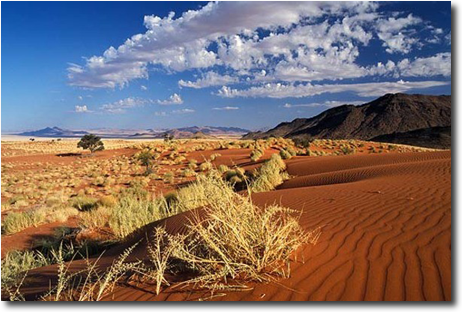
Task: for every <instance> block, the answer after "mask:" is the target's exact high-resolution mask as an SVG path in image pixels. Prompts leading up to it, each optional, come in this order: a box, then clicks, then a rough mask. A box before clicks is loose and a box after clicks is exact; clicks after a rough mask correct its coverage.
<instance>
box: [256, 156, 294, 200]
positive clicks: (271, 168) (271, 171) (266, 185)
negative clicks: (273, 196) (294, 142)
mask: <svg viewBox="0 0 462 312" xmlns="http://www.w3.org/2000/svg"><path fill="white" fill-rule="evenodd" d="M285 169H286V164H285V163H284V161H283V160H282V158H281V156H279V155H278V154H273V155H272V156H271V158H270V159H269V160H268V161H267V162H265V163H264V164H263V165H262V166H261V167H260V168H259V169H258V170H257V172H256V177H255V179H254V180H253V181H252V182H251V183H250V187H249V189H250V191H252V192H254V193H258V192H268V191H271V190H274V188H275V187H276V186H278V185H280V184H281V183H282V182H284V180H286V179H288V174H287V172H285V171H284V170H285Z"/></svg>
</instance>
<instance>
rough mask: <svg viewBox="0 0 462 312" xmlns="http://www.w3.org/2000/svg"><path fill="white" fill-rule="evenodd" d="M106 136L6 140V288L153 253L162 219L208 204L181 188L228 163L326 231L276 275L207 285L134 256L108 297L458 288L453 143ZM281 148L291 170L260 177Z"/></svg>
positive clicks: (41, 283) (37, 288)
mask: <svg viewBox="0 0 462 312" xmlns="http://www.w3.org/2000/svg"><path fill="white" fill-rule="evenodd" d="M103 142H104V143H105V146H106V149H105V150H104V151H101V152H96V153H95V155H89V154H88V152H82V150H80V149H77V148H76V144H77V140H74V139H63V140H59V141H57V140H53V141H51V140H43V141H36V142H19V141H3V142H2V151H1V152H2V193H1V196H2V197H1V198H2V239H1V242H2V246H1V255H2V297H3V298H4V299H18V298H19V299H21V298H22V299H26V300H49V299H50V298H51V299H53V298H55V299H56V298H58V299H59V300H72V299H75V298H76V296H77V297H79V296H78V295H75V294H71V295H70V294H69V292H72V291H77V292H78V291H81V290H82V289H83V288H85V287H83V288H82V287H80V288H79V287H75V289H71V290H70V289H69V287H67V288H66V287H64V285H61V286H63V287H62V289H59V287H60V283H61V282H60V279H59V272H61V273H62V274H64V273H65V274H68V275H69V276H70V275H72V274H75V275H78V274H80V272H82V270H85V268H88V266H89V265H91V264H92V263H95V261H96V265H97V267H98V270H99V272H100V275H101V274H104V272H105V271H106V272H108V271H111V267H114V262H115V261H116V259H118V258H119V257H120V255H121V254H123V253H124V251H126V250H127V249H129V248H131V246H134V247H133V250H130V254H129V255H128V256H127V257H126V258H124V260H125V262H126V263H133V262H136V261H137V260H140V261H145V260H146V259H147V258H149V257H151V258H152V253H151V252H150V250H151V249H150V248H151V247H152V244H153V243H152V242H153V233H154V232H155V229H156V228H165V231H166V233H167V234H168V235H175V234H181V233H185V232H186V231H187V230H188V228H189V224H190V222H191V220H197V219H195V218H194V217H192V215H194V213H195V212H197V211H198V215H201V211H202V209H203V208H204V207H201V206H200V205H199V204H198V205H196V206H188V207H189V208H188V209H177V210H175V209H173V208H172V207H177V206H175V205H176V203H177V201H178V202H179V203H181V198H182V197H181V196H182V195H181V189H184V188H188V186H189V185H191V183H194V181H196V179H198V177H200V176H206V175H207V174H208V173H209V172H212V171H215V172H219V174H220V175H221V176H222V177H223V179H224V180H225V181H226V183H230V184H231V185H232V186H233V187H234V189H233V190H234V191H235V192H236V194H237V195H236V196H242V197H246V196H249V192H250V198H251V200H252V203H253V204H255V205H256V206H258V207H260V208H261V209H262V211H264V209H266V207H269V206H271V205H273V204H277V205H279V206H281V207H285V208H289V209H290V214H291V215H295V216H296V217H295V218H296V220H297V221H298V223H299V226H300V228H301V229H302V230H304V231H307V232H310V231H311V232H310V233H313V231H315V232H316V235H317V237H316V240H312V241H311V243H301V244H300V245H296V246H297V248H296V249H295V250H293V251H292V252H291V253H290V260H288V261H287V262H285V264H284V265H282V266H281V267H282V268H281V269H280V272H279V271H276V270H272V271H271V273H274V274H271V278H262V279H261V280H260V281H259V280H258V278H255V277H254V278H249V276H245V274H238V275H237V276H234V278H230V279H229V280H226V282H224V281H223V280H220V281H219V282H217V284H214V286H213V287H205V286H208V284H207V285H205V284H204V283H200V282H198V281H197V280H196V282H185V280H187V279H189V278H191V276H185V275H184V274H181V272H180V271H175V270H171V271H166V272H165V275H164V276H163V277H162V281H161V282H159V280H157V282H156V281H155V278H154V281H153V279H150V278H144V277H143V276H144V275H143V274H141V275H140V274H137V271H136V270H133V271H131V273H127V272H128V270H127V272H124V274H120V276H119V277H118V278H117V279H111V280H110V282H111V283H110V284H111V287H108V289H104V292H103V291H101V293H100V295H101V296H99V297H98V300H121V301H124V300H181V301H189V300H248V301H260V300H262V301H267V300H274V301H278V300H293V301H297V300H302V301H306V300H311V301H323V300H347V301H350V300H354V301H357V300H371V301H374V300H391V301H400V300H411V301H413V300H430V301H434V300H437V301H440V300H451V151H450V150H447V151H442V150H430V149H422V148H414V147H410V146H404V145H391V144H387V143H373V142H362V141H353V140H349V141H346V140H334V141H333V140H316V141H314V142H311V143H310V144H306V145H304V146H301V145H297V144H294V143H293V142H292V141H290V140H284V139H274V138H272V139H267V140H258V141H257V140H256V141H250V140H249V141H239V140H235V141H231V140H227V141H225V140H175V141H172V142H167V143H165V142H163V141H130V140H125V141H123V140H109V141H107V140H103ZM146 148H148V149H149V151H152V152H153V153H156V156H155V161H154V163H153V166H152V173H150V174H144V172H145V168H144V167H143V165H142V164H140V163H139V161H138V159H139V157H138V155H139V153H140V151H142V150H143V149H146ZM273 154H275V155H280V156H281V157H282V159H283V161H284V162H285V165H284V166H283V167H284V170H283V172H281V173H280V174H281V177H282V178H281V180H280V183H274V185H272V187H271V188H272V189H268V188H266V189H265V188H261V187H256V186H255V184H256V183H254V181H256V180H258V178H259V174H260V175H261V173H259V172H260V171H261V170H260V168H261V167H263V166H264V165H265V164H266V163H267V162H268V160H269V159H275V157H272V155H273ZM278 174H279V173H278ZM249 185H250V188H249ZM252 187H254V188H253V190H255V191H251V190H252ZM177 193H178V194H177ZM126 197H130V198H136V200H135V201H136V202H137V203H140V201H141V202H142V203H145V202H146V201H155V199H156V198H162V199H163V200H164V202H163V204H159V206H156V207H163V209H164V210H162V211H160V212H157V211H156V212H153V213H151V214H149V215H147V216H145V217H144V219H143V220H138V219H137V218H138V217H139V216H140V214H141V212H137V211H136V210H133V209H135V208H133V206H132V204H130V203H126V202H125V201H124V198H126ZM205 200H206V199H205ZM205 203H206V204H205V206H207V201H205ZM213 204H215V205H216V204H217V203H213ZM218 204H219V203H218ZM124 205H125V206H124ZM182 207H183V206H182ZM124 209H127V210H124ZM129 209H132V210H130V211H128V210H129ZM124 211H127V214H126V215H124V214H123V212H124ZM135 219H136V220H135ZM70 246H71V247H70ZM58 250H59V252H58ZM63 250H65V251H63ZM83 250H85V253H86V256H85V257H82V256H81V255H82V254H83V253H84V252H83ZM103 251H104V252H103ZM151 251H152V250H151ZM57 253H66V255H61V256H60V257H57V256H56V255H57ZM77 253H78V254H79V255H80V256H75V255H76V254H77ZM71 254H72V255H71ZM41 256H43V258H41ZM275 263H276V262H275ZM169 265H171V264H169ZM222 266H223V265H217V270H221V269H222ZM63 268H65V272H64V273H63V271H62V269H63ZM159 270H160V269H159V268H158V267H156V270H155V272H159ZM264 270H267V269H266V268H265V269H264ZM278 270H279V269H278ZM25 271H26V272H27V275H25V274H24V273H25ZM190 271H191V270H190ZM111 272H112V273H114V272H113V271H111ZM150 272H151V271H150ZM265 272H266V271H265ZM278 272H279V273H280V274H279V273H278ZM276 273H278V274H276ZM190 274H192V275H194V274H195V271H194V270H192V271H191V273H190ZM264 274H266V273H264ZM267 275H268V276H269V274H267ZM106 276H107V275H106ZM156 276H158V275H156ZM265 276H266V275H265ZM194 277H195V276H194ZM103 280H104V278H103ZM67 281H70V279H68V280H67ZM97 282H99V283H100V286H99V288H98V289H102V286H101V279H99V280H98V281H97ZM159 285H160V286H159ZM223 285H228V286H223ZM6 286H7V288H8V292H6V291H5V289H6V288H5V287H6ZM56 287H57V288H56ZM57 289H58V290H57ZM92 290H93V289H92ZM61 293H66V295H62V297H59V296H60V294H61ZM81 297H82V296H81V295H80V298H81ZM92 298H93V297H92ZM84 300H85V299H84Z"/></svg>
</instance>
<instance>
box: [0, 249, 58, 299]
mask: <svg viewBox="0 0 462 312" xmlns="http://www.w3.org/2000/svg"><path fill="white" fill-rule="evenodd" d="M49 264H51V262H50V260H49V259H47V258H46V257H45V256H44V255H43V254H41V253H40V252H36V251H28V250H27V251H11V252H9V253H7V254H6V256H5V257H4V258H3V259H2V282H1V285H2V289H3V290H6V289H12V288H17V287H18V286H19V283H20V281H21V278H22V277H24V276H25V275H24V272H26V271H28V270H32V269H35V268H38V267H42V266H45V265H49Z"/></svg>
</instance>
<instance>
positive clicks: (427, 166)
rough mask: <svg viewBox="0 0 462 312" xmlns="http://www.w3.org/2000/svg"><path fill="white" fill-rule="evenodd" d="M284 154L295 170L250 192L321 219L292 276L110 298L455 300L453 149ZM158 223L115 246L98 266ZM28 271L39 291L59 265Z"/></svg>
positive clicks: (170, 224) (141, 250)
mask: <svg viewBox="0 0 462 312" xmlns="http://www.w3.org/2000/svg"><path fill="white" fill-rule="evenodd" d="M287 164H288V172H289V173H290V174H291V175H293V176H297V177H294V178H292V179H291V180H288V181H286V182H285V183H284V184H283V185H281V186H280V187H279V188H278V190H276V191H272V192H266V193H259V194H254V195H253V199H254V201H255V202H256V203H257V204H259V205H262V206H264V205H268V204H272V203H274V202H276V203H280V204H282V205H284V206H287V207H290V208H293V209H296V210H299V211H302V212H303V213H302V214H301V219H300V223H301V225H302V226H303V227H304V228H306V229H312V228H315V227H318V226H321V227H322V235H321V237H320V240H319V242H318V244H317V245H315V246H306V247H305V248H304V249H303V250H302V251H301V255H299V256H298V260H297V262H295V263H293V264H292V265H291V277H290V278H288V279H281V280H279V281H278V282H277V283H269V284H251V285H249V286H251V287H252V288H253V289H252V290H251V291H243V292H230V293H226V295H225V296H216V297H213V298H208V297H209V296H210V293H203V292H199V291H194V290H193V289H192V288H186V289H180V288H178V287H177V288H175V287H169V288H167V289H165V290H164V291H163V292H162V293H161V294H160V295H159V296H156V295H155V292H153V290H154V287H155V286H154V285H137V287H134V286H128V285H127V286H118V287H116V289H115V290H114V293H113V294H111V295H110V296H108V297H107V298H106V299H107V300H199V299H211V300H303V301H306V300H312V301H319V300H355V301H356V300H393V301H400V300H451V152H450V151H445V152H425V153H406V154H380V155H365V156H362V155H361V156H360V155H352V156H339V157H307V158H295V159H292V160H290V161H288V162H287ZM186 220H187V214H186V215H185V214H183V215H178V216H174V217H171V218H169V219H166V220H163V221H161V222H159V223H161V224H166V225H167V230H168V231H170V232H177V231H181V230H182V229H184V224H185V222H186ZM159 223H158V224H159ZM153 226H156V224H154V225H148V226H147V227H145V228H144V229H142V230H140V231H139V232H138V233H137V234H136V235H134V236H133V237H132V238H131V239H130V240H129V241H127V242H126V243H124V244H122V245H121V246H118V247H115V248H114V249H111V250H108V251H107V253H105V255H104V256H103V257H102V259H101V262H100V264H101V267H105V266H107V265H110V263H111V262H112V261H113V259H114V258H115V256H116V255H117V254H119V253H120V252H121V251H122V250H123V249H124V248H126V247H127V246H130V244H132V243H134V242H135V241H137V240H138V239H140V238H142V237H146V236H145V232H146V231H147V232H151V229H152V227H153ZM145 248H146V245H145V244H143V243H141V244H140V245H138V246H137V248H136V250H135V251H134V253H133V255H132V259H134V258H143V257H145V256H146V251H145ZM302 259H303V261H302ZM74 265H75V266H82V265H83V263H81V262H78V261H76V262H75V263H74ZM30 273H31V276H30V280H29V281H30V283H29V284H28V286H26V287H25V288H24V289H23V291H24V292H25V293H26V294H27V295H28V297H29V298H32V297H33V296H34V295H36V294H37V293H39V292H40V291H43V290H44V289H45V287H46V288H48V286H45V285H44V284H46V285H48V278H49V277H51V276H52V275H55V274H56V267H54V266H51V267H46V268H40V269H37V270H34V271H31V272H30Z"/></svg>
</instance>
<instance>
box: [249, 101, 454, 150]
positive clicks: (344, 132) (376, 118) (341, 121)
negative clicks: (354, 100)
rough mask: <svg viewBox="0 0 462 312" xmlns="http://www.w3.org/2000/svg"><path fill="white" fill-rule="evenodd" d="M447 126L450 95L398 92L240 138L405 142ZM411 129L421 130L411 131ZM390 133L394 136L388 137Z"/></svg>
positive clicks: (339, 107) (449, 115) (429, 134)
mask: <svg viewBox="0 0 462 312" xmlns="http://www.w3.org/2000/svg"><path fill="white" fill-rule="evenodd" d="M450 126H451V97H450V96H446V95H440V96H433V95H418V94H402V93H397V94H386V95H384V96H382V97H380V98H378V99H376V100H374V101H372V102H369V103H366V104H363V105H360V106H354V105H342V106H338V107H334V108H331V109H328V110H326V111H324V112H322V113H321V114H319V115H317V116H315V117H312V118H297V119H295V120H293V121H292V122H283V123H281V124H279V125H278V126H276V127H275V128H273V129H271V130H268V131H266V132H251V133H248V134H246V135H245V136H244V137H243V138H244V139H260V138H268V137H271V136H274V137H285V138H295V137H309V138H313V139H315V138H319V139H360V140H374V138H377V137H379V139H380V140H386V139H387V138H390V140H391V139H392V140H394V143H403V144H406V143H405V142H411V141H412V142H418V140H411V136H413V135H419V134H422V133H426V134H427V136H428V138H429V139H431V140H436V137H438V135H436V134H435V135H433V134H431V133H432V131H436V132H435V133H438V131H439V129H438V128H437V127H450ZM433 128H435V129H433ZM424 129H427V130H424ZM432 129H433V130H432ZM414 130H421V132H418V131H417V132H413V131H414ZM393 134H395V135H394V136H391V135H393ZM398 134H399V135H398ZM447 134H448V132H447V131H446V132H444V131H443V132H441V135H443V136H444V135H447ZM387 135H388V136H387ZM449 135H450V131H449ZM408 144H410V143H408ZM430 144H432V145H434V146H435V145H436V146H438V147H440V148H443V145H446V143H444V144H443V145H440V144H439V143H438V142H436V141H435V142H434V143H430ZM427 145H428V144H427ZM422 146H423V145H422Z"/></svg>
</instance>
